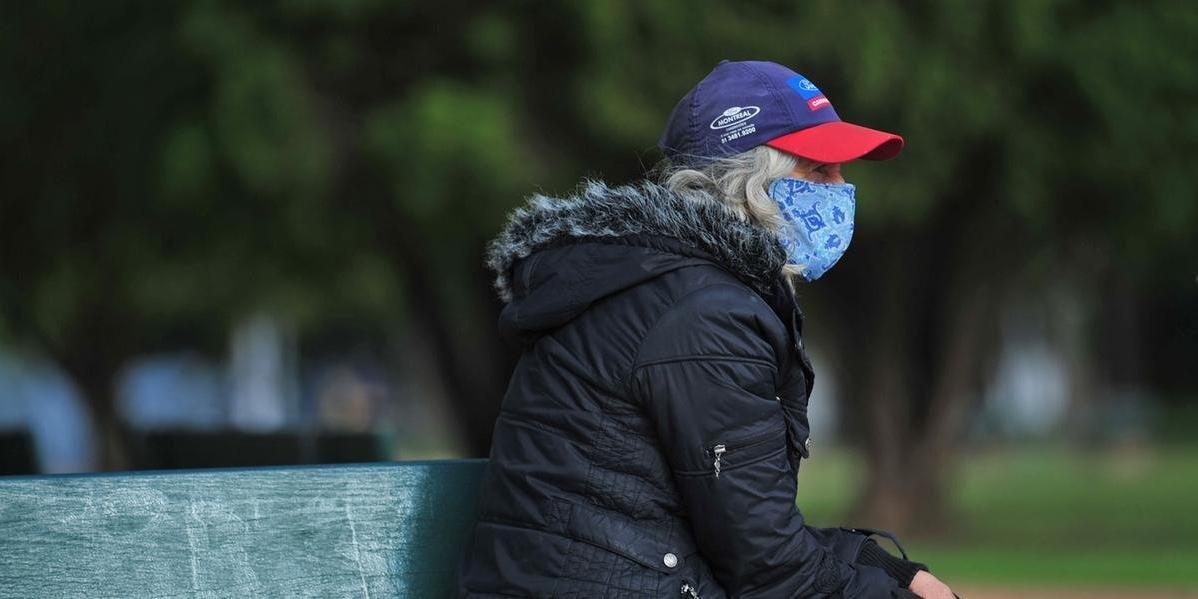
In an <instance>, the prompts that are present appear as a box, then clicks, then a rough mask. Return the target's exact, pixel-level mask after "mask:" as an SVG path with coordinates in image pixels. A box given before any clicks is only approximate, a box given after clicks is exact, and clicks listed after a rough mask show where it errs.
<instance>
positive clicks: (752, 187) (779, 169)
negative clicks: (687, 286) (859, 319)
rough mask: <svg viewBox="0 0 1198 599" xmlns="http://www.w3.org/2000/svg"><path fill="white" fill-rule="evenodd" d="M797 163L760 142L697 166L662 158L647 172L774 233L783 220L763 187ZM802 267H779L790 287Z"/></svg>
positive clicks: (675, 189) (685, 195)
mask: <svg viewBox="0 0 1198 599" xmlns="http://www.w3.org/2000/svg"><path fill="white" fill-rule="evenodd" d="M797 162H798V160H797V159H796V158H795V157H794V156H791V155H790V154H787V153H785V152H780V151H778V150H775V149H773V148H771V147H769V146H764V145H762V146H757V147H755V148H753V149H751V150H748V151H746V152H741V153H740V154H735V155H733V156H729V157H726V158H718V159H716V160H714V161H713V162H710V163H707V164H704V165H703V166H700V167H691V166H687V165H685V164H675V163H672V162H671V161H670V160H669V159H666V160H663V161H661V162H660V163H658V164H657V165H656V166H655V167H654V169H653V171H652V172H651V173H650V175H651V177H652V178H653V179H654V180H655V181H656V182H657V183H658V184H660V185H662V186H664V187H666V188H668V189H669V190H670V191H673V192H674V193H676V194H678V195H680V196H682V197H683V198H686V199H688V200H692V201H704V200H708V201H710V200H714V201H718V202H723V203H724V204H725V205H727V206H728V207H730V208H732V209H733V210H734V211H735V212H736V213H737V214H738V215H739V216H740V217H741V218H742V219H744V220H747V221H751V222H754V223H756V224H758V225H760V226H762V227H764V228H766V229H768V230H770V231H774V232H777V231H778V228H779V227H780V226H781V225H782V223H783V218H782V213H781V212H779V211H778V205H777V204H776V203H775V202H774V200H773V199H772V198H770V196H769V193H768V191H767V190H768V189H769V185H770V183H772V182H773V181H774V179H777V178H779V177H786V176H789V175H790V174H791V173H792V172H793V171H794V168H795V165H796V164H797ZM804 268H806V265H794V264H789V263H788V264H786V265H785V266H783V267H782V272H783V273H784V274H785V275H786V278H787V280H788V281H789V282H790V283H791V285H792V286H793V285H794V282H795V278H796V277H797V276H798V275H799V273H801V272H803V269H804Z"/></svg>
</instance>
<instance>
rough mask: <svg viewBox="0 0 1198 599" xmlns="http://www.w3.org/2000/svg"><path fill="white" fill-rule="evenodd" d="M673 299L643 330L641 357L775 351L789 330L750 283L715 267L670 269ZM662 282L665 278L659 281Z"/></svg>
mask: <svg viewBox="0 0 1198 599" xmlns="http://www.w3.org/2000/svg"><path fill="white" fill-rule="evenodd" d="M667 276H668V277H670V278H672V279H675V281H674V282H673V284H672V287H673V289H672V291H673V293H671V295H672V297H671V298H670V301H669V302H668V305H666V306H665V308H664V309H663V311H662V313H661V315H660V316H659V317H658V319H657V321H656V322H655V323H654V324H653V326H652V327H650V329H649V330H648V331H647V333H646V335H645V338H644V340H643V342H642V347H641V351H640V352H638V354H639V356H640V358H641V361H643V360H645V359H658V358H660V357H662V356H664V355H667V354H675V355H686V354H693V355H701V354H709V353H724V354H729V353H731V354H735V353H740V354H744V355H758V356H760V355H762V354H769V355H776V354H779V353H780V352H782V351H785V349H784V348H785V347H786V343H787V341H786V340H787V329H786V325H785V323H784V322H783V321H782V319H781V318H779V316H778V315H777V313H776V312H775V311H774V309H773V308H771V307H770V305H769V304H768V303H767V302H766V301H765V300H764V299H763V298H762V297H761V295H760V294H759V293H758V292H757V291H756V290H755V289H754V288H753V287H751V286H749V285H748V284H746V283H745V282H744V281H742V280H740V279H739V278H738V277H736V276H733V275H732V274H730V273H727V272H726V271H724V270H722V269H720V268H719V267H716V266H714V265H710V266H708V265H696V266H695V267H694V268H684V269H679V270H678V271H675V272H674V273H670V275H667ZM663 282H665V281H663Z"/></svg>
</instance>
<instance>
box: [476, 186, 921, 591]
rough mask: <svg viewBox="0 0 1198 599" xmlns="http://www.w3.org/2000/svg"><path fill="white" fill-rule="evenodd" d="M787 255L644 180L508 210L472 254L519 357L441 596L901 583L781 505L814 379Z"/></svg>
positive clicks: (725, 213)
mask: <svg viewBox="0 0 1198 599" xmlns="http://www.w3.org/2000/svg"><path fill="white" fill-rule="evenodd" d="M784 260H785V254H784V250H783V249H782V246H781V245H780V244H779V243H778V240H777V238H776V237H775V236H774V235H773V234H772V233H771V232H769V231H767V230H766V229H764V228H762V227H760V226H757V225H754V224H751V223H748V222H745V221H743V220H741V219H740V218H739V217H738V216H737V215H736V214H735V213H734V212H733V211H732V210H730V209H729V208H727V207H725V206H723V205H722V204H719V203H717V202H704V203H695V202H692V201H689V200H684V199H682V198H680V197H678V196H677V195H675V194H673V193H671V192H669V191H668V190H667V189H665V188H664V187H661V186H659V185H656V184H653V183H650V182H641V183H640V184H638V185H635V186H621V187H614V188H613V187H608V186H607V185H605V184H603V183H601V182H595V181H588V182H587V183H586V186H585V188H584V189H583V190H582V191H581V192H580V193H579V194H578V195H576V196H573V197H569V198H565V199H554V198H548V197H544V196H540V195H537V196H533V197H532V198H531V199H530V200H529V202H528V204H527V205H526V206H524V207H522V208H519V209H517V210H516V211H514V212H513V213H512V215H511V217H510V219H509V221H508V223H507V225H506V227H505V229H504V230H503V231H502V233H501V234H500V235H499V236H498V237H497V238H496V239H495V240H494V241H492V242H491V245H490V247H489V253H488V263H489V266H490V267H491V268H492V269H493V270H494V271H495V272H496V273H497V278H496V281H495V285H496V288H497V290H498V292H499V294H500V297H501V298H502V299H503V300H504V301H505V302H506V306H505V308H504V310H503V312H502V315H501V317H500V321H499V329H500V334H501V335H503V337H504V338H505V339H507V340H509V341H510V342H511V343H513V344H519V345H520V346H521V347H522V348H523V353H522V355H521V357H520V360H519V362H518V364H517V366H516V369H515V372H514V373H513V375H512V378H511V381H510V384H509V386H508V389H507V393H506V395H505V396H504V399H503V404H502V409H501V412H500V415H499V418H498V420H497V421H496V423H495V429H494V439H493V443H492V446H491V453H490V462H489V464H488V467H487V472H486V476H485V479H484V482H483V488H482V500H481V509H480V515H479V519H478V522H477V523H476V525H475V527H474V530H473V534H472V538H471V540H470V544H469V547H467V549H466V553H465V555H464V556H463V559H462V561H461V563H460V564H459V566H458V579H457V584H458V588H457V594H458V596H461V597H511V596H519V597H526V596H536V597H679V596H682V597H702V598H703V599H710V598H715V597H726V596H732V597H808V596H810V597H817V596H848V597H892V596H909V595H907V593H906V591H905V589H903V590H900V588H899V585H898V584H897V583H896V582H895V580H893V579H892V578H890V577H889V576H888V575H887V574H886V573H885V572H884V571H883V570H881V569H880V568H876V567H872V566H866V565H861V564H857V563H855V562H856V559H857V556H858V554H859V553H860V551H861V547H862V545H863V543H864V542H865V541H866V539H867V538H868V537H867V535H866V534H863V533H860V532H857V531H855V530H853V529H846V528H814V527H809V526H806V525H805V524H804V522H803V516H802V514H801V513H800V512H799V510H798V508H797V507H796V505H795V495H796V491H797V484H796V476H797V474H798V470H799V462H800V459H802V458H806V457H807V456H808V451H809V443H810V439H809V437H808V431H809V428H808V422H807V398H808V396H809V394H810V392H811V385H812V380H813V378H812V371H811V364H810V362H809V360H808V359H807V356H806V353H805V352H804V351H803V342H802V337H801V328H802V314H801V312H800V311H799V308H798V305H797V303H796V302H795V299H794V295H793V292H792V291H791V289H790V287H789V285H788V284H787V283H786V281H785V280H784V279H783V278H782V274H781V268H782V265H783V263H784Z"/></svg>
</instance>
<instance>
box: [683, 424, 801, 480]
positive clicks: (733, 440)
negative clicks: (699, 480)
mask: <svg viewBox="0 0 1198 599" xmlns="http://www.w3.org/2000/svg"><path fill="white" fill-rule="evenodd" d="M785 438H786V424H785V422H784V421H783V419H782V418H777V419H775V420H773V421H771V423H770V425H769V427H768V428H766V429H764V430H760V431H755V432H752V433H748V434H745V435H741V436H738V437H729V438H727V439H724V438H718V437H717V438H715V439H712V440H711V441H709V442H708V443H707V444H705V445H704V446H703V448H702V449H703V456H704V457H705V458H706V462H707V464H708V466H707V467H706V468H702V469H699V470H687V471H682V472H677V474H678V475H680V476H712V477H714V478H719V477H720V474H721V473H723V472H727V471H728V470H734V469H736V468H739V467H741V466H747V465H749V464H753V463H756V462H759V461H761V460H763V459H765V458H767V457H769V456H772V455H775V454H777V453H778V452H779V451H782V450H783V448H784V447H785V446H786V443H785Z"/></svg>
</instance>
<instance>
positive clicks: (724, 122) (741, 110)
mask: <svg viewBox="0 0 1198 599" xmlns="http://www.w3.org/2000/svg"><path fill="white" fill-rule="evenodd" d="M759 112H761V109H760V108H758V107H757V106H733V107H731V108H729V109H728V110H725V111H724V112H723V113H722V114H720V116H717V117H715V120H714V121H711V128H712V129H716V130H719V129H727V128H728V127H732V126H735V125H738V124H740V123H743V122H745V121H747V120H749V119H751V118H753V117H755V116H757V113H759Z"/></svg>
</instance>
